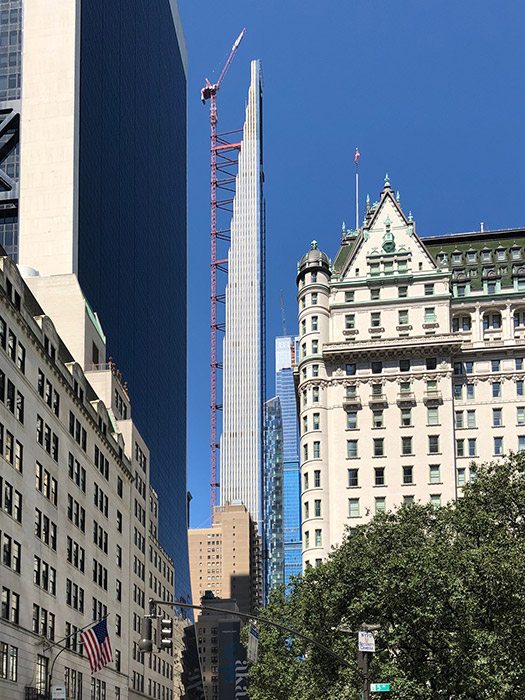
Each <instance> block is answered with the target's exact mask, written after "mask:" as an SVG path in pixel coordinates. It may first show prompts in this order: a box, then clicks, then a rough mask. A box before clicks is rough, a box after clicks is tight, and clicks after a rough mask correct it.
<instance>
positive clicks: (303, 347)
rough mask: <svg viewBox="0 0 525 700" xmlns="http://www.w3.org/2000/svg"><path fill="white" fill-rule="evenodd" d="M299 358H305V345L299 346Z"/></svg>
mask: <svg viewBox="0 0 525 700" xmlns="http://www.w3.org/2000/svg"><path fill="white" fill-rule="evenodd" d="M301 357H303V358H304V357H306V343H303V344H302V345H301Z"/></svg>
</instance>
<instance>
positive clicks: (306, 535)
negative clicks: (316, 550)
mask: <svg viewBox="0 0 525 700" xmlns="http://www.w3.org/2000/svg"><path fill="white" fill-rule="evenodd" d="M309 547H310V533H309V531H308V530H306V532H305V533H304V548H305V549H309Z"/></svg>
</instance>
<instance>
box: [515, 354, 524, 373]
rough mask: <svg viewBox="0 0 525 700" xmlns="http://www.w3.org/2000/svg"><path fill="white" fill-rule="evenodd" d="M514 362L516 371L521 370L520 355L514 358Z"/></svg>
mask: <svg viewBox="0 0 525 700" xmlns="http://www.w3.org/2000/svg"><path fill="white" fill-rule="evenodd" d="M514 364H515V369H516V370H517V371H521V370H522V369H523V358H522V357H517V358H516V359H515V360H514Z"/></svg>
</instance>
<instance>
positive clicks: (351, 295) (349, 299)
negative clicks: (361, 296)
mask: <svg viewBox="0 0 525 700" xmlns="http://www.w3.org/2000/svg"><path fill="white" fill-rule="evenodd" d="M352 301H354V292H345V302H346V303H347V304H348V303H350V302H352Z"/></svg>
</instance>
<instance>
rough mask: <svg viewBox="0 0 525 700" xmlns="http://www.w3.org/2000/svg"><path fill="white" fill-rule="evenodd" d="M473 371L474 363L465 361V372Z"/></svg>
mask: <svg viewBox="0 0 525 700" xmlns="http://www.w3.org/2000/svg"><path fill="white" fill-rule="evenodd" d="M473 371H474V363H473V362H465V372H466V374H472V372H473Z"/></svg>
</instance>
